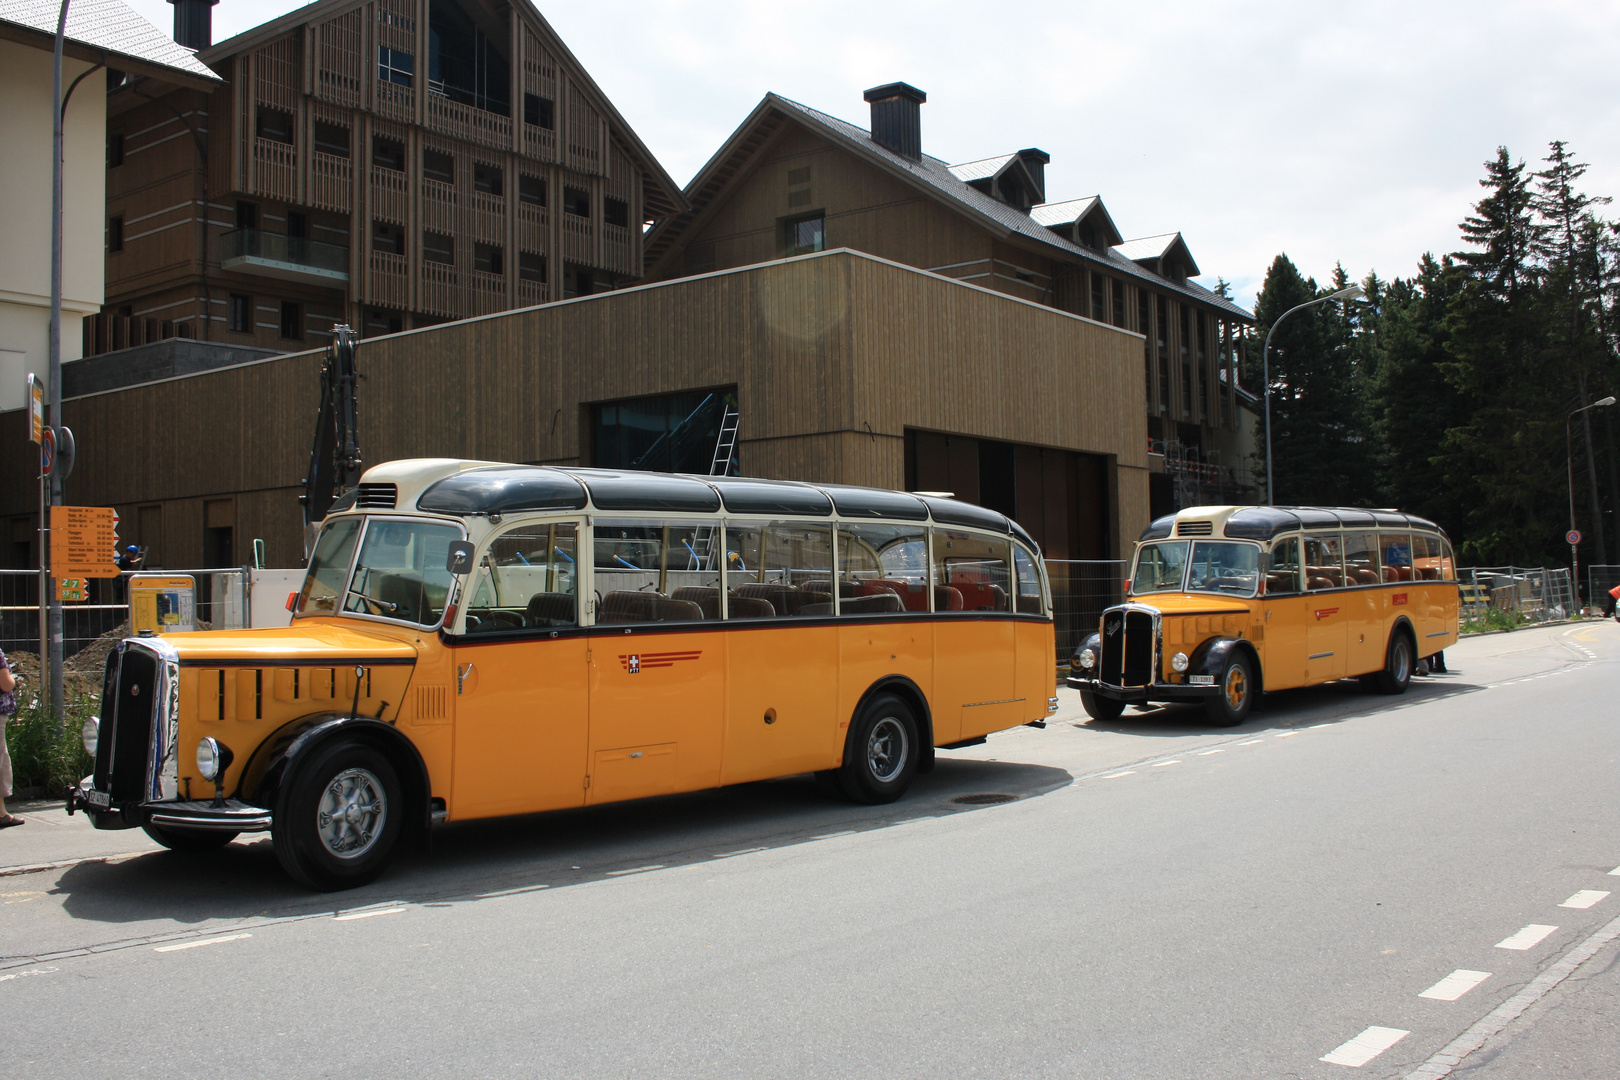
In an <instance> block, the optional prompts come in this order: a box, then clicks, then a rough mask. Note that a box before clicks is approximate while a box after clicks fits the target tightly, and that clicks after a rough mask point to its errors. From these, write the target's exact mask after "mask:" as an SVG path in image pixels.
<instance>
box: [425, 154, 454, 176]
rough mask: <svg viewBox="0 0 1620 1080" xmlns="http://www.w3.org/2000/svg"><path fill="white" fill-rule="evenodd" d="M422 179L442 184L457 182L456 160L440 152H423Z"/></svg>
mask: <svg viewBox="0 0 1620 1080" xmlns="http://www.w3.org/2000/svg"><path fill="white" fill-rule="evenodd" d="M422 178H423V179H425V180H437V181H439V182H440V183H441V184H453V183H455V182H456V159H455V158H454V157H452V156H450V155H449V154H446V153H442V152H440V151H438V150H423V151H422Z"/></svg>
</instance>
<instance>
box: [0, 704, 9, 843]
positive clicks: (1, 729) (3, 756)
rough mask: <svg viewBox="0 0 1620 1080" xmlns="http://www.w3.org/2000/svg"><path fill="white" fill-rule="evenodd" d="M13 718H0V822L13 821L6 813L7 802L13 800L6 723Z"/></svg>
mask: <svg viewBox="0 0 1620 1080" xmlns="http://www.w3.org/2000/svg"><path fill="white" fill-rule="evenodd" d="M10 719H11V717H9V716H0V821H7V822H9V821H10V820H11V815H10V814H9V813H7V812H6V800H7V799H9V798H11V751H10V750H8V749H6V722H7V721H9V720H10Z"/></svg>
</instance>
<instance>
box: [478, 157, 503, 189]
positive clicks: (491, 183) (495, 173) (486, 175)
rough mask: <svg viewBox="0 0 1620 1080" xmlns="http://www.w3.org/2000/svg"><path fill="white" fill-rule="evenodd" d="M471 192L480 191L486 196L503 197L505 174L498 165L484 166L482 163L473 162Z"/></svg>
mask: <svg viewBox="0 0 1620 1080" xmlns="http://www.w3.org/2000/svg"><path fill="white" fill-rule="evenodd" d="M473 190H474V191H482V192H483V193H484V194H486V195H505V194H506V173H505V172H504V171H503V170H502V169H501V167H500V166H499V165H485V164H484V163H483V162H482V161H475V162H473Z"/></svg>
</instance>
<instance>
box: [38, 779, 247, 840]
mask: <svg viewBox="0 0 1620 1080" xmlns="http://www.w3.org/2000/svg"><path fill="white" fill-rule="evenodd" d="M94 783H95V778H94V777H90V776H87V777H85V778H84V779H83V780H81V781H79V784H78V786H77V787H72V788H69V789H68V793H67V812H68V813H69V814H72V813H74V812H75V811H77V810H83V811H84V813H85V816H87V817H88V818H89V819H90V821H91V824H93V825H95V827H96V828H98V829H133V828H138V827H139V826H142V825H155V826H157V827H159V828H170V829H204V830H210V831H215V832H268V831H269V830H270V828H271V826H272V825H273V824H274V815H273V814H272V813H271V812H270V811H269V810H268V809H266V808H265V807H262V806H253V805H251V804H249V803H245V802H242V801H241V800H240V799H225V800H224V801H223V803H221V804H220V805H215V803H214V800H212V799H193V800H186V801H182V800H175V801H167V802H144V803H114V802H113V799H112V796H111V795H110V794H108V793H107V792H105V791H97V790H96V789H95V787H94Z"/></svg>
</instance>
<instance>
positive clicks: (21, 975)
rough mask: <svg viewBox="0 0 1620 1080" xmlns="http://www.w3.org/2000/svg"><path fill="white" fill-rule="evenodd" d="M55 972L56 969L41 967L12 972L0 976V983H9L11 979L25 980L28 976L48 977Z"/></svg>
mask: <svg viewBox="0 0 1620 1080" xmlns="http://www.w3.org/2000/svg"><path fill="white" fill-rule="evenodd" d="M55 970H56V968H53V967H42V968H29V969H28V970H27V971H13V972H10V973H9V974H6V975H0V982H10V981H11V980H12V979H26V978H28V977H29V976H30V975H49V974H50V973H51V972H53V971H55Z"/></svg>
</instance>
